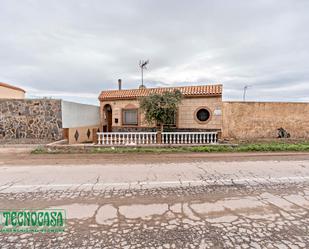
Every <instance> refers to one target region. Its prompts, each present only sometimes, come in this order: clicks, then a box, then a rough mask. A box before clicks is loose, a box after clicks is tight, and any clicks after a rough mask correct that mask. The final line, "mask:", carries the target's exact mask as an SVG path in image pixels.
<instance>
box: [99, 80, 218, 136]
mask: <svg viewBox="0 0 309 249" xmlns="http://www.w3.org/2000/svg"><path fill="white" fill-rule="evenodd" d="M119 86H121V81H120V82H119ZM174 90H179V91H180V92H181V93H182V94H183V99H182V101H181V103H180V105H179V108H178V111H177V113H176V115H175V119H174V123H173V124H168V127H169V128H170V129H171V130H173V131H221V129H222V85H201V86H183V87H160V88H145V87H142V88H139V89H128V90H123V89H121V87H119V90H109V91H102V92H101V94H100V96H99V100H100V117H101V127H102V129H103V132H106V131H108V132H125V131H130V132H133V131H144V132H146V131H154V130H155V128H156V124H149V123H147V122H146V120H145V117H144V113H143V111H142V110H141V109H140V108H139V98H140V97H144V96H148V95H149V94H152V93H158V94H160V93H163V92H165V91H174Z"/></svg>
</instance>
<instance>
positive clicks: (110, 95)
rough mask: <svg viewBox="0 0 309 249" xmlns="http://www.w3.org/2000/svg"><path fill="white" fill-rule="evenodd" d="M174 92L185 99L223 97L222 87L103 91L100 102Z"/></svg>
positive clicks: (205, 86)
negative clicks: (180, 94)
mask: <svg viewBox="0 0 309 249" xmlns="http://www.w3.org/2000/svg"><path fill="white" fill-rule="evenodd" d="M174 90H179V91H180V92H181V93H182V94H183V95H184V96H185V97H209V96H221V95H222V85H202V86H183V87H160V88H144V89H128V90H109V91H102V92H101V94H100V96H99V100H101V101H104V100H118V99H119V100H121V99H136V98H138V97H144V96H148V95H149V94H151V93H163V92H166V91H174Z"/></svg>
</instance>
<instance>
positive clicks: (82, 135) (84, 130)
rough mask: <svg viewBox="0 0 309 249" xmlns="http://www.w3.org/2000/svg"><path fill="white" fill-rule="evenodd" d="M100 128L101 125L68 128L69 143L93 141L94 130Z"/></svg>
mask: <svg viewBox="0 0 309 249" xmlns="http://www.w3.org/2000/svg"><path fill="white" fill-rule="evenodd" d="M98 128H99V125H94V126H87V127H76V128H68V140H69V144H79V143H90V142H93V131H94V130H97V129H98ZM75 134H76V137H75ZM88 135H89V136H88Z"/></svg>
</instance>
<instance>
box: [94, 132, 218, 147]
mask: <svg viewBox="0 0 309 249" xmlns="http://www.w3.org/2000/svg"><path fill="white" fill-rule="evenodd" d="M217 143H218V132H162V133H161V132H98V133H97V144H98V145H132V146H134V145H158V144H163V145H177V144H179V145H181V144H187V145H189V144H192V145H193V144H200V145H202V144H217Z"/></svg>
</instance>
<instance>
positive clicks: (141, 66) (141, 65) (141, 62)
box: [139, 60, 149, 88]
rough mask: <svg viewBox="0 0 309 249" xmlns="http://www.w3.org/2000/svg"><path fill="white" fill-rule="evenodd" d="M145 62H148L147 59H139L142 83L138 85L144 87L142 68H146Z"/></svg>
mask: <svg viewBox="0 0 309 249" xmlns="http://www.w3.org/2000/svg"><path fill="white" fill-rule="evenodd" d="M147 64H149V60H146V61H144V60H140V61H139V67H140V68H141V73H142V84H141V86H140V87H142V88H144V69H147V67H146V66H147Z"/></svg>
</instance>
